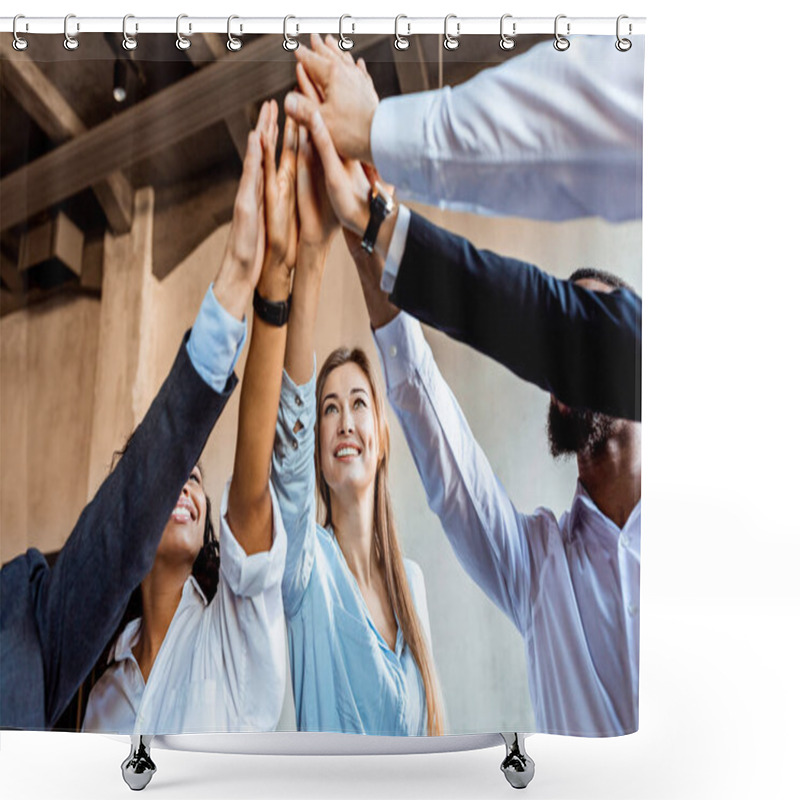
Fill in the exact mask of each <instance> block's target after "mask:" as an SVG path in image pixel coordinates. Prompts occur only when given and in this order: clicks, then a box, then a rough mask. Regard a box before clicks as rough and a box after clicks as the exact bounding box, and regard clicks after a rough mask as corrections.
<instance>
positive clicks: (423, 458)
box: [375, 45, 641, 736]
mask: <svg viewBox="0 0 800 800" xmlns="http://www.w3.org/2000/svg"><path fill="white" fill-rule="evenodd" d="M612 47H613V45H612ZM551 49H552V48H551ZM554 52H555V51H554ZM375 342H376V344H377V347H378V352H379V353H380V356H381V363H382V366H383V371H384V375H385V377H386V385H387V394H388V397H389V402H390V403H391V406H392V408H393V409H394V411H395V413H396V414H397V418H398V419H399V421H400V425H401V426H402V428H403V433H404V434H405V437H406V441H407V442H408V446H409V449H410V450H411V454H412V456H413V457H414V463H415V464H416V465H417V469H418V471H419V474H420V478H421V479H422V483H423V485H424V487H425V494H426V496H427V498H428V504H429V505H430V507H431V509H432V510H433V511H434V512H435V513H436V515H437V516H438V517H439V520H440V521H441V523H442V527H443V529H444V532H445V534H446V535H447V538H448V539H449V540H450V544H451V545H452V547H453V550H454V551H455V554H456V556H457V558H458V560H459V561H460V562H461V564H462V566H463V567H464V569H465V570H466V571H467V572H468V573H469V575H470V577H471V578H472V579H473V580H474V581H475V582H476V583H477V584H478V586H480V587H481V589H483V591H484V592H485V593H486V594H487V595H488V596H489V597H490V598H491V600H493V601H494V602H495V603H496V604H497V605H498V606H499V607H500V608H501V609H502V610H503V611H504V612H505V613H506V614H507V615H508V617H509V618H510V619H511V621H512V622H513V623H514V625H515V626H516V628H517V630H519V632H520V634H521V635H522V637H523V639H524V641H525V650H526V653H527V659H528V685H529V688H530V693H531V699H532V701H533V711H534V716H535V720H536V730H537V731H538V732H539V733H559V734H565V735H570V736H619V735H622V734H626V733H633V731H635V730H637V729H638V727H639V553H640V540H641V508H640V504H639V503H637V504H636V507H635V508H634V509H633V511H632V512H631V515H630V517H629V518H628V520H627V521H626V522H625V524H624V525H623V526H622V528H618V527H617V526H616V525H615V524H614V523H613V522H612V521H611V520H610V519H609V518H608V517H606V516H605V515H604V514H603V513H602V512H601V511H600V509H599V508H598V507H597V506H596V505H595V503H594V502H593V501H592V498H591V497H590V496H589V494H588V493H587V491H586V490H585V488H584V487H583V486H582V485H581V484H580V483H578V486H577V490H576V492H575V497H574V499H573V502H572V507H571V508H570V510H569V511H567V512H565V513H564V514H562V515H561V517H560V518H557V517H556V516H555V514H553V512H552V511H551V510H550V509H547V508H538V509H536V510H535V511H534V512H533V513H532V514H523V513H522V512H521V511H518V510H517V508H515V506H514V503H513V502H512V501H511V498H510V497H509V496H508V494H507V493H506V491H505V489H504V488H503V486H502V484H501V483H500V481H499V480H498V479H497V476H496V475H495V474H494V471H493V470H492V467H491V465H490V464H489V461H488V460H487V458H486V455H485V454H484V452H483V450H482V449H481V447H480V445H479V444H478V442H477V441H476V440H475V437H474V436H473V434H472V431H470V429H469V425H468V423H467V421H466V419H465V418H464V415H463V413H462V412H461V409H460V407H459V405H458V402H457V401H456V398H455V397H454V395H453V393H452V392H451V391H450V388H449V387H448V385H447V383H446V382H445V380H444V378H443V377H442V375H441V373H440V372H439V369H438V367H437V366H436V362H435V361H434V358H433V353H432V352H431V349H430V347H429V346H428V343H427V342H426V341H425V337H424V336H423V334H422V328H421V326H420V324H419V322H417V321H416V320H415V319H413V318H412V317H410V316H408V315H407V314H405V313H400V314H399V315H398V316H397V317H395V319H393V320H392V321H391V322H389V323H388V324H387V325H384V326H383V327H382V328H378V329H377V330H376V331H375ZM475 688H476V690H477V688H478V687H475Z"/></svg>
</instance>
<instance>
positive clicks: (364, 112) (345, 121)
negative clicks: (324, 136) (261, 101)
mask: <svg viewBox="0 0 800 800" xmlns="http://www.w3.org/2000/svg"><path fill="white" fill-rule="evenodd" d="M295 55H296V56H297V60H298V62H299V66H302V67H303V68H304V71H305V73H306V74H307V75H308V77H309V78H310V79H311V80H312V81H313V83H314V84H315V85H316V86H318V87H319V89H320V93H321V97H319V98H315V97H313V96H309V94H308V93H307V92H305V91H303V92H302V94H299V93H297V92H290V93H289V94H288V95H287V96H286V104H285V110H286V113H287V114H288V115H289V116H290V117H293V118H294V119H295V120H296V121H297V122H298V123H299V124H300V125H305V126H306V127H307V128H309V129H310V128H311V118H312V116H313V114H314V112H315V111H319V112H320V114H321V115H322V119H323V121H324V123H325V125H326V126H327V128H328V130H329V131H330V135H331V138H332V139H333V143H334V144H335V146H336V149H337V150H338V152H339V153H341V154H342V156H344V157H345V158H353V159H356V160H358V161H364V162H371V161H372V156H371V152H370V143H369V142H370V128H371V127H372V118H373V116H374V115H375V109H376V108H377V107H378V95H377V93H376V91H375V87H374V85H373V83H372V78H370V76H369V73H368V72H367V69H366V65H365V64H364V60H363V59H359V60H358V63H357V64H356V62H354V61H353V57H352V56H351V55H350V54H349V53H343V52H342V51H341V50H340V49H339V47H338V46H337V44H336V40H335V39H334V38H333V37H332V36H328V37H326V39H325V41H324V42H323V41H322V39H321V38H320V37H319V36H318V35H317V34H312V35H311V49H309V48H307V47H304V46H302V45H301V46H300V47H298V48H297V50H296V51H295ZM298 79H299V73H298ZM301 89H302V86H301Z"/></svg>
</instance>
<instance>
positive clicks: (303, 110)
mask: <svg viewBox="0 0 800 800" xmlns="http://www.w3.org/2000/svg"><path fill="white" fill-rule="evenodd" d="M283 108H284V110H285V111H286V116H287V117H291V118H292V119H293V120H294V121H295V122H297V123H298V124H299V125H305V126H306V127H307V128H310V127H311V117H313V116H314V112H315V111H316V110H317V109H318V108H319V103H315V102H314V101H313V100H309V98H307V97H306V96H305V95H302V94H300V93H299V92H289V94H287V95H286V99H285V100H284V103H283Z"/></svg>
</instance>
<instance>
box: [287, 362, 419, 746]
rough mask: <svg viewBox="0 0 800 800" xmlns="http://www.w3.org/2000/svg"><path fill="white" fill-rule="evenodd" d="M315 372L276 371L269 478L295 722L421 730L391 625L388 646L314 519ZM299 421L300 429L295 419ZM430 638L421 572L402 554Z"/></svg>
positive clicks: (410, 661) (408, 660)
mask: <svg viewBox="0 0 800 800" xmlns="http://www.w3.org/2000/svg"><path fill="white" fill-rule="evenodd" d="M315 387H316V380H315V379H314V378H312V379H311V380H310V381H309V382H308V383H306V384H304V385H302V386H296V385H295V384H294V382H293V381H292V380H291V378H289V376H288V375H287V374H286V372H284V374H283V385H282V387H281V402H280V410H279V412H278V429H277V436H276V440H275V450H274V453H273V468H272V482H273V487H274V489H275V492H276V496H277V498H278V502H279V504H280V508H281V514H282V516H283V521H284V526H285V528H286V532H287V538H288V544H287V554H286V569H285V572H284V576H283V602H284V610H285V613H286V627H287V631H288V634H289V658H290V662H291V672H292V685H293V688H294V701H295V707H296V710H297V727H298V729H299V730H301V731H328V732H342V733H368V734H376V735H389V736H391V735H400V736H407V735H425V734H426V732H427V713H426V703H425V690H424V685H423V683H422V677H421V675H420V672H419V669H418V668H417V664H416V662H415V661H414V657H413V656H412V654H411V650H410V649H409V648H408V646H407V644H406V642H405V639H404V638H403V632H402V630H401V629H400V626H399V625H398V629H397V640H396V642H395V647H394V649H393V650H392V649H391V648H390V647H389V646H388V645H387V644H386V642H385V641H384V639H383V637H382V636H381V635H380V634H379V633H378V630H377V628H376V627H375V625H374V623H373V621H372V618H371V617H370V614H369V611H368V609H367V606H366V603H365V602H364V598H363V596H362V595H361V591H360V589H359V588H358V584H357V583H356V580H355V577H354V576H353V574H352V572H351V571H350V568H349V567H348V566H347V562H346V561H345V559H344V555H343V554H342V551H341V549H340V548H339V544H338V542H337V541H336V539H335V537H334V536H333V534H332V532H331V531H329V530H327V529H325V528H323V527H321V526H320V525H318V524H317V523H316V476H315V472H314V420H315V415H316V400H315ZM298 421H299V422H300V426H301V428H300V430H299V431H298V432H297V433H295V432H294V428H295V426H296V423H297V422H298ZM404 565H405V569H406V575H407V577H408V581H409V585H410V588H411V593H412V597H413V600H414V605H415V607H416V609H417V614H418V615H419V618H420V621H421V623H422V627H423V630H424V631H425V635H426V636H427V637H428V644H429V646H430V624H429V620H428V609H427V601H426V598H425V585H424V582H423V578H422V571H421V570H420V568H419V566H418V565H417V564H415V563H414V562H413V561H409V560H408V559H404Z"/></svg>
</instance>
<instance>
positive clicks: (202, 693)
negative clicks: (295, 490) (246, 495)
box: [83, 481, 286, 734]
mask: <svg viewBox="0 0 800 800" xmlns="http://www.w3.org/2000/svg"><path fill="white" fill-rule="evenodd" d="M229 489H230V481H229V482H228V485H227V486H226V487H225V492H224V494H223V498H222V505H221V510H220V537H219V539H220V562H221V563H220V572H219V586H218V588H217V592H216V594H215V595H214V597H213V599H212V600H211V602H210V603H209V602H208V601H207V600H206V598H205V596H204V595H203V592H202V590H201V589H200V586H199V585H198V584H197V582H196V581H195V579H194V577H190V578H189V579H188V580H187V581H186V583H185V584H184V586H183V593H182V596H181V600H180V603H179V605H178V608H177V610H176V611H175V615H174V616H173V618H172V622H171V623H170V626H169V629H168V630H167V635H166V637H165V638H164V641H163V643H162V644H161V648H160V649H159V651H158V655H157V656H156V660H155V662H154V663H153V668H152V670H151V671H150V676H149V677H148V679H147V683H145V682H144V679H143V678H142V673H141V671H140V670H139V665H138V663H137V661H136V659H135V657H134V655H133V652H132V648H133V646H134V645H135V644H136V642H137V641H138V638H139V630H140V626H141V619H135V620H133V621H132V622H130V623H129V624H128V625H127V626H126V628H125V630H124V631H123V632H122V633H121V634H120V636H119V638H118V639H117V642H116V645H115V646H114V648H113V650H112V652H111V655H110V657H109V663H110V666H109V667H108V669H107V670H106V671H105V672H104V673H103V675H102V676H101V678H100V680H99V681H98V682H97V683H96V684H95V686H94V688H93V689H92V691H91V693H90V695H89V702H88V704H87V707H86V717H85V719H84V723H83V730H85V731H96V732H102V733H120V734H168V733H173V734H177V733H221V732H231V731H232V732H265V731H273V730H275V726H276V725H277V723H278V718H279V716H280V712H281V707H282V705H283V696H284V690H285V685H286V625H285V623H284V617H283V600H282V596H281V580H282V578H283V569H284V563H285V559H286V531H285V530H284V527H283V522H282V520H281V514H280V510H279V507H278V503H277V502H276V501H275V494H274V490H273V489H272V487H270V493H271V495H272V497H273V501H272V514H273V517H272V519H273V542H272V548H271V549H270V550H267V551H262V552H260V553H254V554H252V555H249V556H248V555H247V554H246V553H245V552H244V550H243V549H242V547H241V545H240V544H239V542H238V541H236V538H235V537H234V535H233V533H232V532H231V529H230V527H229V525H228V522H227V520H226V514H227V510H228V492H229Z"/></svg>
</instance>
